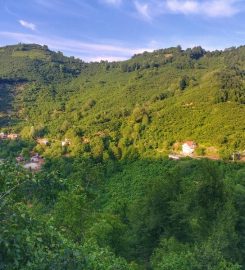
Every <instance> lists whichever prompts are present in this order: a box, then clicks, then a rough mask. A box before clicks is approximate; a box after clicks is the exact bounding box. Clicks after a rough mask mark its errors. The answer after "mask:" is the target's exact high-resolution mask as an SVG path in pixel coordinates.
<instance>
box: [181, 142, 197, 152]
mask: <svg viewBox="0 0 245 270" xmlns="http://www.w3.org/2000/svg"><path fill="white" fill-rule="evenodd" d="M196 147H197V145H196V143H195V142H193V141H186V142H185V143H183V144H182V152H183V154H184V155H191V154H193V153H194V151H195V149H196Z"/></svg>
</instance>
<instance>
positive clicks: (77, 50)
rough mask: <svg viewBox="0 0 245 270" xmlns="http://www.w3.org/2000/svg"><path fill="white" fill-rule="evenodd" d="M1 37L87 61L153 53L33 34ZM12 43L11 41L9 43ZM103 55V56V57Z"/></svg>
mask: <svg viewBox="0 0 245 270" xmlns="http://www.w3.org/2000/svg"><path fill="white" fill-rule="evenodd" d="M0 37H4V38H5V39H8V40H11V41H13V42H14V43H19V42H21V43H37V44H40V45H48V47H49V48H50V49H53V50H56V51H58V50H59V51H63V52H64V53H65V54H68V55H72V56H76V57H80V58H82V59H85V60H89V61H92V60H95V59H97V60H101V59H103V60H106V59H108V60H124V59H128V58H129V57H131V56H132V55H134V54H138V53H141V52H144V51H152V50H153V48H150V47H148V48H132V47H127V46H123V45H113V44H101V43H87V42H81V41H78V40H73V39H65V38H59V37H44V36H38V35H32V34H24V33H16V32H0ZM8 42H10V41H8ZM101 55H102V56H101Z"/></svg>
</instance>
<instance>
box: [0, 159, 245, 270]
mask: <svg viewBox="0 0 245 270" xmlns="http://www.w3.org/2000/svg"><path fill="white" fill-rule="evenodd" d="M0 166H1V167H0V173H1V174H0V192H1V193H0V194H1V197H0V207H1V211H0V225H1V230H0V269H11V270H12V269H168V270H169V269H183V270H189V269H195V270H199V269H200V270H201V269H217V270H218V269H219V270H228V269H229V270H230V269H234V270H235V269H236V270H238V269H245V261H244V258H245V246H244V239H245V234H244V232H245V231H244V229H245V223H244V220H245V216H244V211H243V210H244V203H245V183H244V179H245V170H244V166H242V165H238V164H225V163H220V162H214V161H208V160H202V161H194V160H188V159H187V160H183V161H178V162H176V161H168V160H158V161H152V160H138V161H137V160H135V161H133V160H131V161H130V162H118V161H108V162H103V163H101V162H96V161H93V160H86V159H83V158H78V157H77V158H74V159H71V158H63V159H61V158H59V159H56V160H49V161H48V162H47V163H46V165H45V168H44V170H43V171H42V172H41V173H39V174H35V175H33V174H30V173H28V172H26V171H24V170H23V169H21V167H16V165H14V164H13V163H9V162H5V163H4V164H2V165H0Z"/></svg>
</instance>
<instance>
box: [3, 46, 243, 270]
mask: <svg viewBox="0 0 245 270" xmlns="http://www.w3.org/2000/svg"><path fill="white" fill-rule="evenodd" d="M0 63H1V65H0V269H3V270H41V269H43V270H53V269H55V270H56V269H57V270H63V269H68V270H110V269H111V270H115V269H118V270H176V269H178V270H206V269H209V270H244V269H245V244H244V243H245V213H244V207H245V182H244V180H245V166H244V163H242V162H240V161H242V153H243V151H244V149H245V121H244V116H245V80H244V77H245V73H244V70H245V47H244V46H242V47H239V48H230V49H227V50H225V51H215V52H206V51H205V50H203V49H202V48H201V47H196V48H193V49H187V50H182V49H181V48H180V47H176V48H169V49H163V50H158V51H155V52H153V53H147V52H145V53H143V54H139V55H135V56H133V57H132V58H131V59H129V60H128V61H124V62H111V63H109V62H100V63H85V62H83V61H81V60H79V59H74V58H72V57H65V56H63V55H62V53H60V52H58V53H55V52H52V51H50V50H49V49H48V48H47V47H46V46H39V45H35V44H32V45H25V44H19V45H16V46H7V47H3V48H0ZM187 140H193V141H195V142H196V143H197V148H196V149H195V153H194V156H193V157H194V158H189V157H183V158H181V159H179V160H171V159H169V158H168V156H167V155H168V154H169V153H172V156H174V155H179V154H180V152H181V145H182V143H183V142H184V141H187ZM238 152H239V153H241V158H240V157H239V156H238V155H235V154H234V155H233V153H238ZM232 155H233V159H234V160H233V161H234V162H229V161H228V160H229V159H231V157H232ZM177 157H178V156H177ZM201 157H202V158H201ZM205 157H208V158H209V159H218V160H209V159H206V158H205ZM220 159H224V160H220ZM235 161H237V162H235ZM33 166H35V167H33Z"/></svg>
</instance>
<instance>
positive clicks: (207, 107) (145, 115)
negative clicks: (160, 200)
mask: <svg viewBox="0 0 245 270" xmlns="http://www.w3.org/2000/svg"><path fill="white" fill-rule="evenodd" d="M0 61H1V68H0V80H1V85H0V87H1V93H0V98H1V119H0V121H1V126H2V128H3V130H9V129H11V130H16V131H17V132H20V133H21V135H22V137H23V138H28V137H29V138H30V130H31V129H32V130H33V128H34V129H35V132H34V133H35V134H34V137H40V136H41V137H47V138H49V139H50V140H52V139H56V140H57V139H58V140H61V139H62V138H63V139H64V138H65V137H68V138H69V139H70V140H72V141H73V142H74V143H73V144H72V145H71V147H70V149H68V150H67V151H68V152H70V154H76V153H77V152H81V148H86V149H88V148H89V149H90V150H89V152H90V151H91V153H93V148H94V144H98V141H100V142H99V144H100V145H101V148H103V149H100V151H99V152H105V151H106V152H108V153H109V155H117V156H119V157H120V158H121V157H125V156H127V155H131V154H132V155H135V154H136V155H143V156H148V157H150V156H153V155H154V156H155V155H156V154H157V155H159V153H168V152H171V151H173V150H174V147H173V145H174V143H176V142H177V143H178V142H179V143H181V142H183V141H185V140H195V141H196V142H197V143H198V144H199V145H200V146H201V147H202V148H203V149H204V150H205V149H206V150H207V152H208V149H209V148H210V147H211V148H212V149H215V152H216V154H217V153H221V155H222V156H223V157H229V156H230V155H231V153H232V152H233V151H240V152H241V151H243V150H244V149H245V137H244V136H245V135H244V128H245V123H244V115H245V107H244V104H245V86H244V84H245V83H244V76H245V75H244V68H245V47H244V46H242V47H239V48H230V49H227V50H225V51H215V52H206V51H205V50H203V49H202V48H201V47H196V48H193V49H187V50H182V49H181V48H180V47H176V48H169V49H162V50H158V51H155V52H153V53H147V52H145V53H143V54H139V55H135V56H133V57H132V59H130V60H128V61H124V62H112V63H109V62H104V61H102V62H100V63H84V62H83V61H80V60H78V59H74V58H72V57H69V58H68V57H65V56H63V55H62V53H60V52H58V53H55V52H52V51H50V50H49V49H48V48H47V47H46V46H39V45H24V44H19V45H16V46H7V47H3V48H1V49H0ZM9 118H10V119H9ZM98 132H99V133H100V134H103V136H100V137H103V138H98V137H99V136H96V135H95V134H99V133H98ZM32 133H33V132H32ZM32 135H33V134H32ZM32 137H33V136H32ZM82 137H84V138H86V139H87V141H90V145H89V147H88V146H87V145H86V147H84V144H83V143H82V140H81V138H82ZM50 147H51V149H39V150H42V151H45V152H46V154H47V155H48V154H49V153H56V155H60V154H61V153H60V150H59V149H57V145H55V144H53V145H51V146H50ZM52 148H53V149H52ZM97 150H98V149H97ZM94 151H95V152H96V149H95V150H94ZM115 152H116V153H115ZM113 153H114V154H113ZM98 154H100V153H98ZM160 155H161V154H160Z"/></svg>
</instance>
